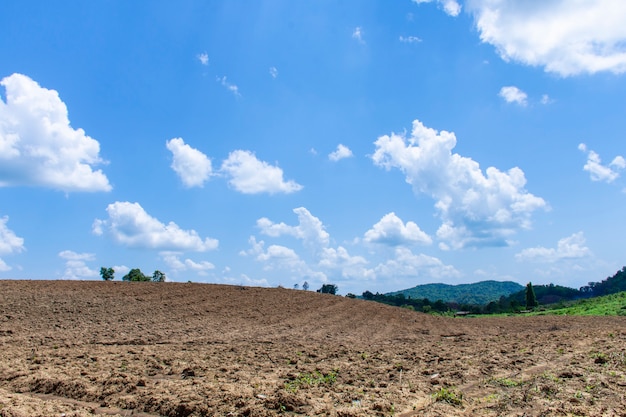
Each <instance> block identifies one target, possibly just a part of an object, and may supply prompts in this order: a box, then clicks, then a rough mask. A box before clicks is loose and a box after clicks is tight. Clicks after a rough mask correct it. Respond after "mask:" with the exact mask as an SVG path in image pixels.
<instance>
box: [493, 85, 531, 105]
mask: <svg viewBox="0 0 626 417" xmlns="http://www.w3.org/2000/svg"><path fill="white" fill-rule="evenodd" d="M498 95H499V96H500V97H502V98H503V99H504V101H506V102H507V103H517V104H519V105H520V106H526V104H527V101H526V100H527V98H528V96H527V95H526V93H525V92H523V91H522V90H520V89H519V88H517V87H515V86H507V87H502V88H501V89H500V93H499V94H498Z"/></svg>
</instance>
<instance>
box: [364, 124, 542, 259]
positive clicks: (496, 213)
mask: <svg viewBox="0 0 626 417" xmlns="http://www.w3.org/2000/svg"><path fill="white" fill-rule="evenodd" d="M375 145H376V151H375V153H374V155H373V156H372V160H373V161H374V164H375V165H377V166H379V167H382V168H385V169H387V170H390V169H392V168H397V169H399V170H400V171H402V172H403V173H404V175H405V177H406V182H407V183H409V184H411V185H412V187H413V190H414V192H415V193H424V194H427V195H429V196H431V197H432V198H433V199H435V200H436V203H435V207H436V209H437V210H438V212H439V216H440V217H441V219H442V221H443V223H442V225H441V227H440V228H439V230H438V231H437V237H438V238H439V239H440V240H441V241H442V242H441V244H440V247H441V248H442V249H449V248H450V246H451V247H452V248H455V249H458V248H463V247H470V246H504V245H508V238H509V237H510V236H511V235H512V234H514V233H515V232H516V231H517V229H519V228H529V227H530V216H531V214H532V212H533V211H535V210H537V209H539V208H545V207H546V206H547V205H546V202H545V201H544V200H543V199H542V198H539V197H536V196H534V195H533V194H530V193H529V192H527V191H526V190H525V188H524V186H525V185H526V178H525V176H524V172H523V171H522V170H521V169H519V168H517V167H515V168H511V169H509V170H508V171H507V172H502V171H500V170H498V169H497V168H494V167H489V168H487V170H486V175H485V174H483V172H482V170H481V169H480V165H479V164H478V163H477V162H476V161H474V160H472V159H471V158H467V157H463V156H461V155H459V154H453V153H452V149H453V148H454V147H455V146H456V136H455V135H454V133H451V132H446V131H441V132H438V131H436V130H434V129H431V128H428V127H426V126H424V125H423V124H422V122H420V121H419V120H415V121H414V122H413V130H412V132H411V136H410V137H409V138H406V137H405V134H401V135H398V134H395V133H392V134H391V135H384V136H381V137H379V138H378V140H376V142H375Z"/></svg>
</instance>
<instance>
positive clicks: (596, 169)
mask: <svg viewBox="0 0 626 417" xmlns="http://www.w3.org/2000/svg"><path fill="white" fill-rule="evenodd" d="M578 149H579V150H580V151H582V152H585V153H586V154H587V163H585V166H583V169H584V170H585V171H587V172H588V173H589V175H590V176H591V180H592V181H604V182H607V183H610V182H613V181H615V180H616V179H617V178H618V177H619V173H620V171H621V170H623V169H624V168H626V160H625V159H624V157H623V156H621V155H618V156H616V157H615V158H613V160H612V161H611V163H609V165H602V160H601V159H600V155H598V154H597V153H596V152H594V151H592V150H588V149H587V145H585V144H584V143H581V144H580V145H578Z"/></svg>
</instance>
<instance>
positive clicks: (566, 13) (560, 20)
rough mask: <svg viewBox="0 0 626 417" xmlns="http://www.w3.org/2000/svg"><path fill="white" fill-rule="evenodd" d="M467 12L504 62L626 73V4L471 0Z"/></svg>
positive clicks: (567, 71)
mask: <svg viewBox="0 0 626 417" xmlns="http://www.w3.org/2000/svg"><path fill="white" fill-rule="evenodd" d="M418 1H419V0H418ZM467 9H468V10H469V11H470V12H471V13H472V14H473V15H474V18H475V23H476V26H477V28H478V31H479V32H480V38H481V40H482V41H483V42H486V43H490V44H492V45H493V46H495V47H496V49H497V51H498V53H499V55H500V56H501V57H502V59H504V60H505V61H510V60H512V61H517V62H521V63H523V64H526V65H532V66H540V67H544V68H545V70H546V71H548V72H553V73H556V74H559V75H562V76H571V75H576V74H581V73H589V74H593V73H596V72H600V71H609V72H613V73H617V74H619V73H624V72H626V25H625V24H624V22H625V21H626V2H623V1H620V0H578V1H559V0H546V1H534V2H527V1H519V0H471V1H468V2H467Z"/></svg>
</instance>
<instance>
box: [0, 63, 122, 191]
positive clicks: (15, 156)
mask: <svg viewBox="0 0 626 417" xmlns="http://www.w3.org/2000/svg"><path fill="white" fill-rule="evenodd" d="M0 85H2V86H3V87H4V88H5V89H6V103H5V102H4V101H3V100H1V99H0V187H6V186H38V187H47V188H52V189H56V190H61V191H65V192H74V191H110V190H111V189H112V187H111V185H110V184H109V180H108V179H107V177H106V176H105V175H104V174H103V173H102V171H101V170H95V171H94V169H93V167H94V166H96V165H99V164H104V163H105V161H103V160H102V159H101V158H100V156H99V153H100V144H99V143H98V141H97V140H95V139H93V138H91V137H89V136H87V135H86V134H85V131H84V130H83V129H74V128H72V126H71V125H70V121H69V119H68V113H67V107H66V105H65V103H64V102H63V101H61V99H60V98H59V94H58V93H57V92H56V91H55V90H48V89H46V88H42V87H40V86H39V84H37V83H36V82H35V81H33V80H32V79H30V78H29V77H27V76H25V75H22V74H13V75H10V76H8V77H6V78H4V79H2V81H0Z"/></svg>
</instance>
